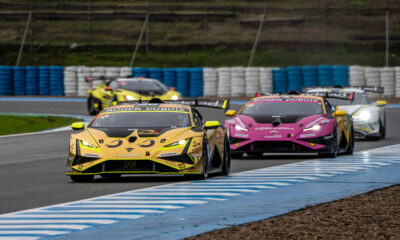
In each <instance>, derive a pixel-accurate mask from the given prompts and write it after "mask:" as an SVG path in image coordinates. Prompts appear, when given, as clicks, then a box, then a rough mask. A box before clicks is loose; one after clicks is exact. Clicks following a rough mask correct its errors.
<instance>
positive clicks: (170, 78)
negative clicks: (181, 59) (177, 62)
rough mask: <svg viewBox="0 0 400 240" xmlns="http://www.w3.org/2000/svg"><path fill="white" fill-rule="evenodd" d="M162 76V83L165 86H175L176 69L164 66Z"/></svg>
mask: <svg viewBox="0 0 400 240" xmlns="http://www.w3.org/2000/svg"><path fill="white" fill-rule="evenodd" d="M163 77H164V84H165V85H166V86H167V87H175V86H176V71H175V69H174V68H164V69H163Z"/></svg>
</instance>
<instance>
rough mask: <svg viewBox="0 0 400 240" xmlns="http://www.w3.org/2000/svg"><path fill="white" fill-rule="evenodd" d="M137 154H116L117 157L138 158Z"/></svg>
mask: <svg viewBox="0 0 400 240" xmlns="http://www.w3.org/2000/svg"><path fill="white" fill-rule="evenodd" d="M139 156H140V155H139V154H138V153H131V154H118V155H117V157H139Z"/></svg>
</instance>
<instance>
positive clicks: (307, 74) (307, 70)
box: [301, 66, 318, 87]
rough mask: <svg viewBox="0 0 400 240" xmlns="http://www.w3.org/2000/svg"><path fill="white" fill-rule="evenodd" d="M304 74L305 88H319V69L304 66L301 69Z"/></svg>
mask: <svg viewBox="0 0 400 240" xmlns="http://www.w3.org/2000/svg"><path fill="white" fill-rule="evenodd" d="M301 70H302V73H303V86H304V87H314V86H318V68H317V67H315V66H304V67H302V68H301Z"/></svg>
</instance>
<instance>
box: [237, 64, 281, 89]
mask: <svg viewBox="0 0 400 240" xmlns="http://www.w3.org/2000/svg"><path fill="white" fill-rule="evenodd" d="M273 69H274V68H264V67H262V68H260V90H261V92H263V93H272V92H273V91H274V86H273V83H272V80H273V77H272V70H273ZM232 81H233V80H232Z"/></svg>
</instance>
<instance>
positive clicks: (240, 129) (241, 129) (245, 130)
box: [235, 125, 249, 132]
mask: <svg viewBox="0 0 400 240" xmlns="http://www.w3.org/2000/svg"><path fill="white" fill-rule="evenodd" d="M235 129H236V130H238V131H243V132H247V131H249V130H247V128H244V127H242V126H240V125H235Z"/></svg>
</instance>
